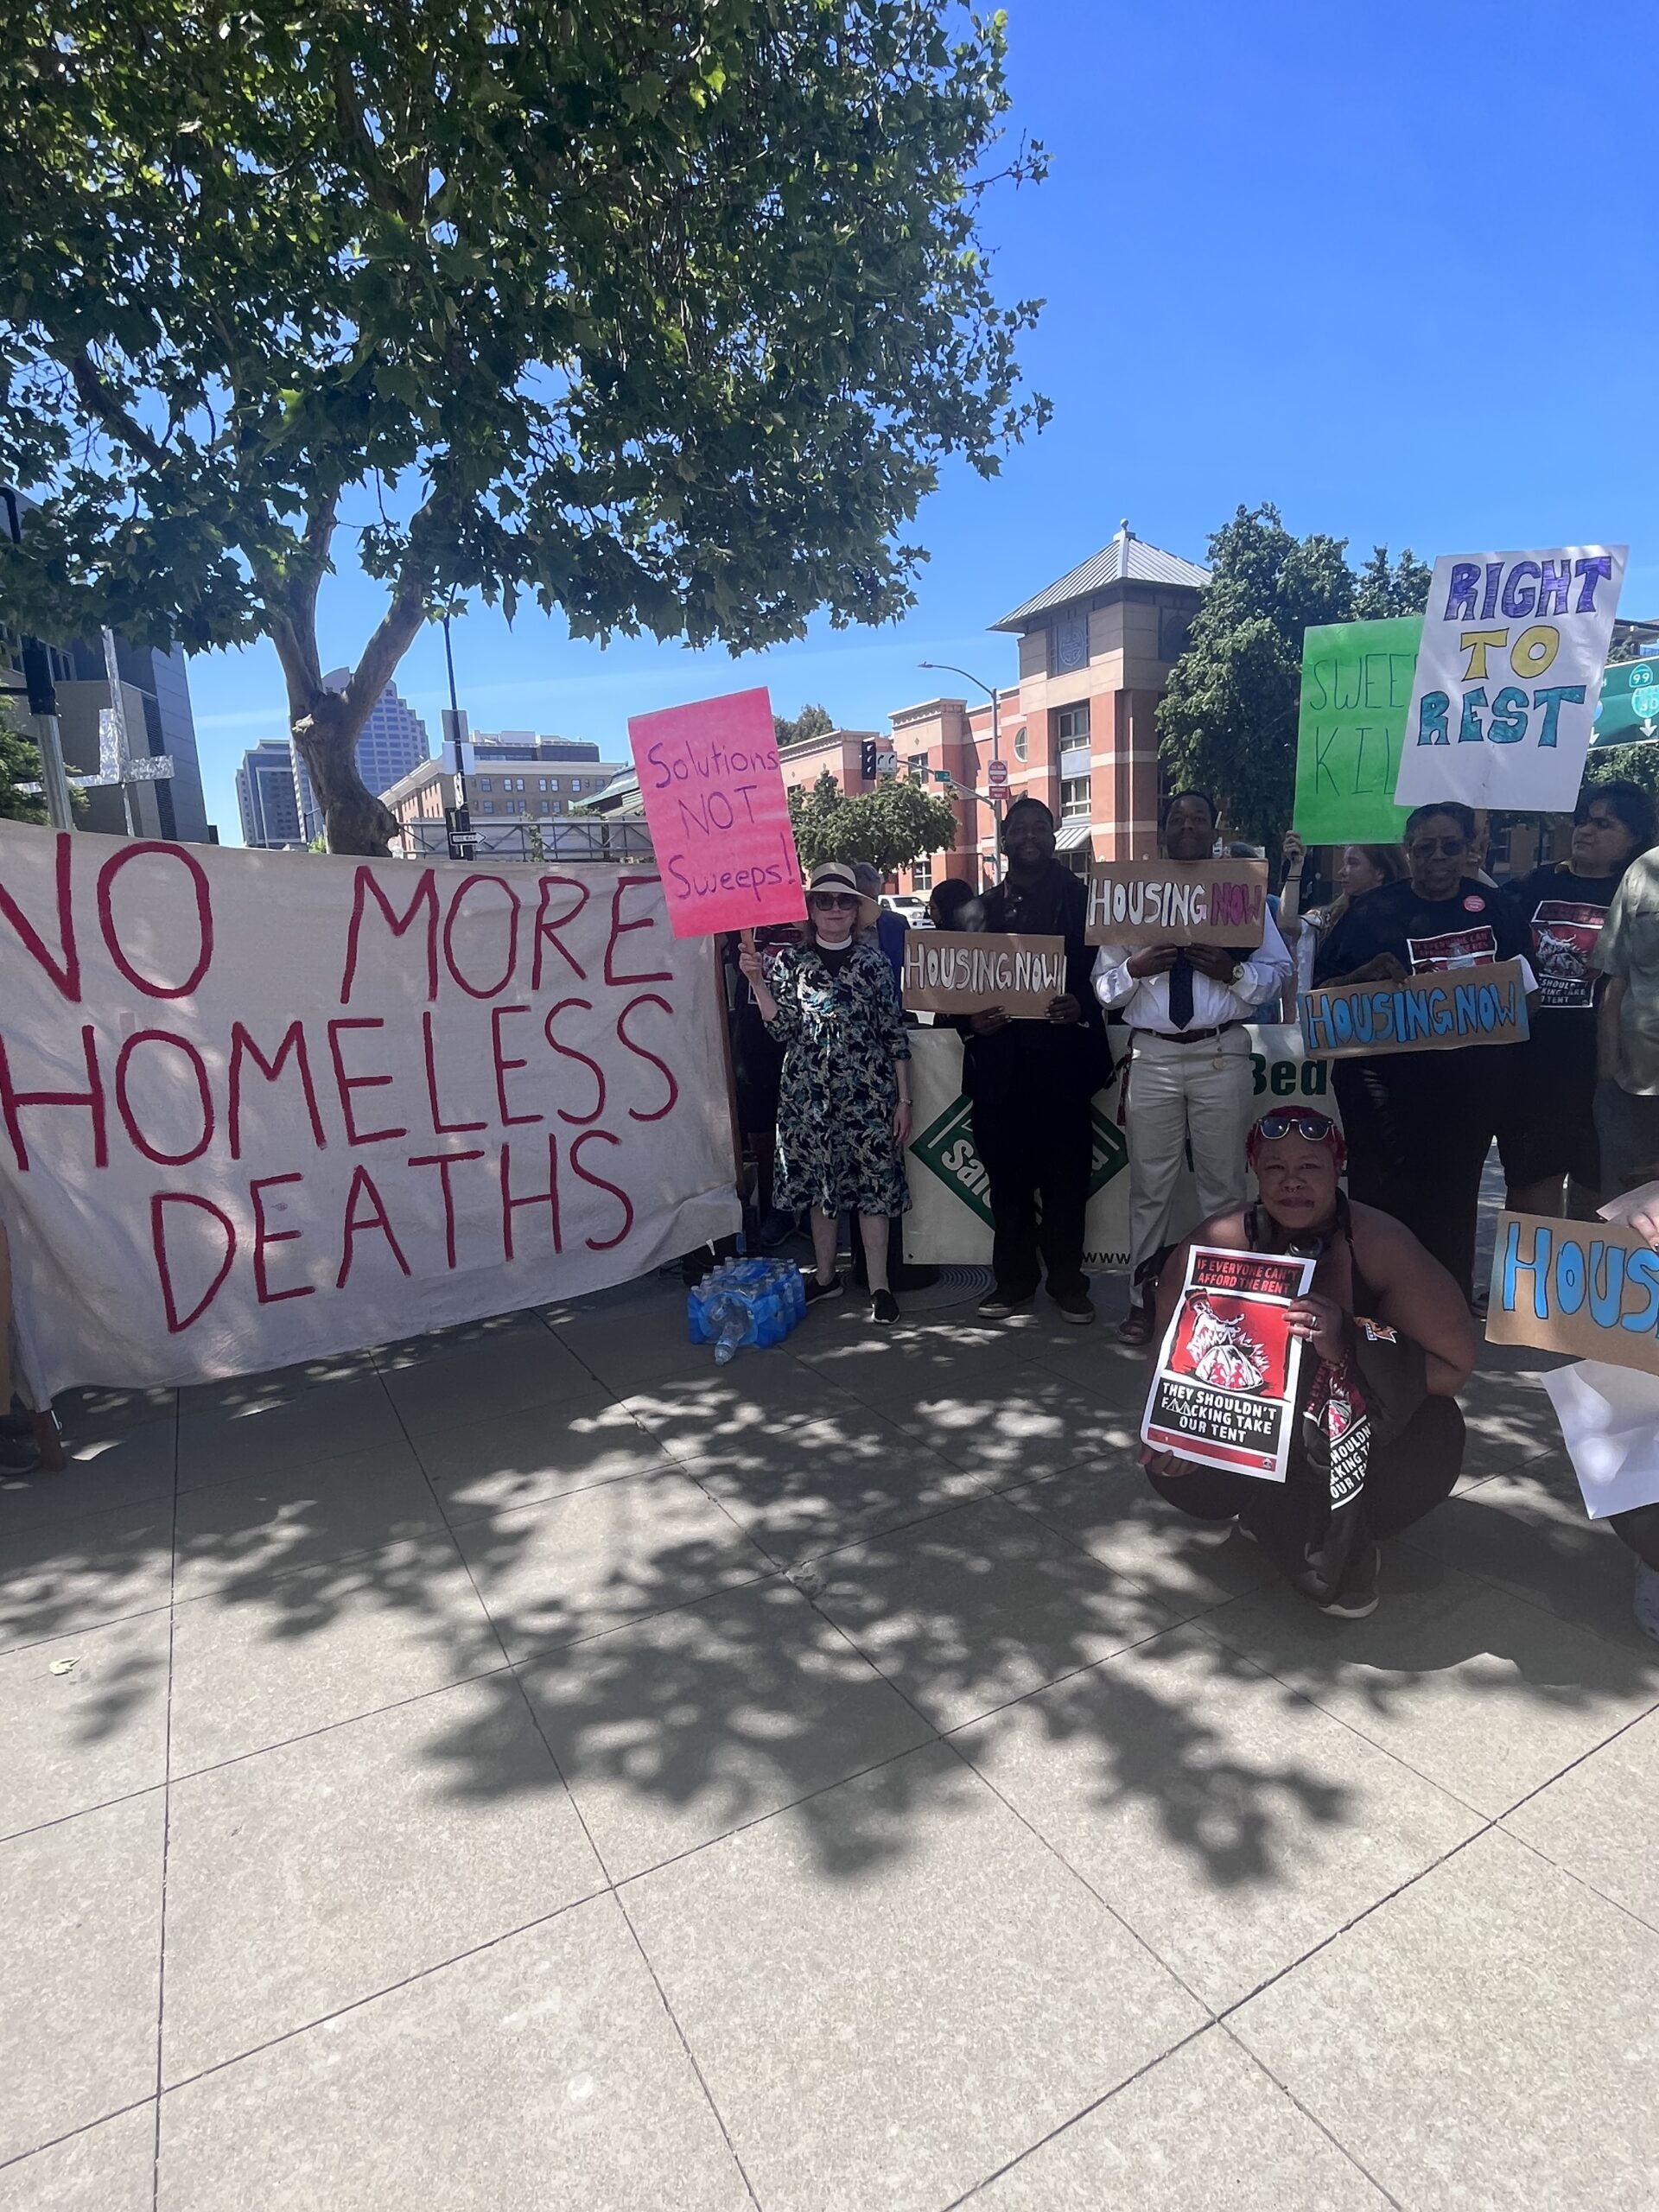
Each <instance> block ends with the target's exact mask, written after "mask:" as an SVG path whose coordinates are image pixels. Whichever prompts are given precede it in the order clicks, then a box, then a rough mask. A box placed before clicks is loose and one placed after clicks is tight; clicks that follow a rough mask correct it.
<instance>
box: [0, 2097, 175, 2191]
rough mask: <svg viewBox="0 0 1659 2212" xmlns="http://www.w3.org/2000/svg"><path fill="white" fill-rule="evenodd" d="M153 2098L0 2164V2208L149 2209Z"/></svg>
mask: <svg viewBox="0 0 1659 2212" xmlns="http://www.w3.org/2000/svg"><path fill="white" fill-rule="evenodd" d="M155 2176H156V2101H155V2099H154V2098H153V2097H152V2098H151V2099H150V2101H149V2103H148V2104H144V2105H136V2106H134V2107H133V2108H132V2110H131V2111H130V2112H123V2113H117V2114H116V2116H115V2118H114V2119H113V2120H99V2123H98V2125H97V2126H95V2127H85V2128H83V2129H82V2130H81V2131H80V2133H79V2134H78V2135H70V2136H67V2137H66V2138H65V2139H64V2140H63V2141H62V2142H61V2143H54V2145H52V2147H51V2149H50V2150H49V2151H37V2152H35V2155H34V2157H33V2158H21V2159H19V2160H18V2162H17V2163H16V2164H15V2165H10V2166H0V2212H150V2203H151V2197H152V2192H153V2190H154V2186H155Z"/></svg>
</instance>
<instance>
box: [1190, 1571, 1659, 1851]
mask: <svg viewBox="0 0 1659 2212" xmlns="http://www.w3.org/2000/svg"><path fill="white" fill-rule="evenodd" d="M1204 1625H1205V1630H1207V1631H1209V1632H1210V1633H1211V1634H1212V1635H1214V1636H1217V1637H1220V1638H1221V1639H1222V1641H1223V1642H1224V1643H1228V1644H1230V1645H1231V1646H1232V1647H1233V1648H1234V1649H1236V1650H1239V1651H1242V1652H1243V1653H1244V1655H1245V1656H1246V1657H1248V1658H1251V1659H1254V1660H1255V1662H1257V1663H1258V1665H1261V1666H1262V1667H1265V1668H1266V1669H1268V1672H1269V1673H1270V1674H1273V1675H1278V1676H1279V1677H1280V1678H1281V1680H1282V1681H1287V1682H1288V1683H1290V1684H1291V1685H1292V1686H1293V1687H1294V1688H1297V1689H1300V1690H1301V1691H1302V1692H1303V1693H1304V1694H1306V1696H1308V1697H1310V1698H1312V1699H1313V1701H1314V1703H1315V1704H1316V1705H1320V1706H1323V1707H1325V1711H1326V1712H1328V1713H1334V1714H1335V1715H1336V1717H1337V1718H1338V1719H1339V1720H1345V1721H1346V1722H1347V1723H1348V1724H1349V1726H1351V1727H1353V1728H1356V1729H1357V1730H1358V1732H1359V1733H1360V1734H1361V1735H1362V1736H1368V1737H1370V1739H1371V1741H1372V1742H1373V1743H1376V1744H1380V1745H1382V1746H1383V1750H1384V1751H1392V1752H1393V1753H1394V1754H1395V1757H1396V1758H1400V1759H1403V1760H1404V1761H1405V1763H1406V1764H1408V1766H1414V1767H1415V1768H1416V1769H1417V1770H1418V1771H1419V1772H1420V1773H1422V1774H1426V1775H1427V1776H1428V1777H1429V1778H1430V1780H1431V1781H1434V1782H1438V1783H1440V1785H1441V1786H1442V1788H1444V1789H1449V1790H1450V1791H1451V1792H1452V1795H1453V1796H1457V1797H1460V1798H1462V1800H1463V1801H1464V1802H1465V1804H1470V1805H1473V1806H1475V1807H1476V1808H1478V1810H1479V1811H1481V1812H1484V1813H1487V1814H1497V1813H1501V1812H1503V1811H1504V1810H1506V1809H1507V1808H1508V1807H1510V1805H1513V1804H1514V1803H1516V1801H1517V1800H1518V1799H1519V1798H1522V1797H1524V1796H1527V1794H1528V1793H1529V1791H1531V1790H1533V1789H1537V1788H1538V1786H1539V1785H1540V1784H1541V1783H1545V1782H1548V1781H1549V1780H1550V1779H1551V1778H1552V1777H1554V1776H1555V1775H1557V1774H1559V1773H1560V1770H1561V1769H1562V1768H1563V1767H1565V1766H1567V1765H1568V1764H1571V1762H1572V1761H1573V1759H1575V1758H1580V1757H1581V1756H1582V1755H1583V1754H1584V1753H1585V1752H1586V1751H1592V1750H1593V1749H1594V1747H1595V1746H1596V1745H1598V1744H1600V1743H1603V1742H1605V1739H1606V1738H1608V1737H1609V1736H1611V1734H1612V1733H1613V1732H1614V1731H1615V1730H1616V1729H1618V1728H1619V1727H1620V1726H1623V1724H1624V1722H1625V1721H1627V1720H1629V1719H1633V1718H1634V1717H1635V1716H1636V1715H1637V1713H1643V1712H1645V1711H1646V1710H1647V1708H1648V1707H1649V1706H1651V1705H1652V1704H1653V1703H1654V1702H1655V1700H1656V1699H1659V1646H1655V1647H1654V1648H1653V1656H1652V1658H1651V1659H1650V1660H1649V1659H1645V1658H1643V1656H1641V1655H1640V1654H1639V1653H1637V1652H1634V1651H1631V1652H1625V1651H1622V1650H1620V1649H1617V1648H1616V1647H1615V1646H1614V1645H1612V1644H1610V1643H1606V1642H1605V1640H1604V1639H1603V1638H1602V1637H1599V1636H1592V1634H1591V1633H1590V1632H1589V1630H1586V1629H1580V1628H1574V1627H1573V1626H1571V1625H1570V1624H1568V1623H1567V1622H1565V1621H1559V1620H1555V1619H1554V1618H1551V1616H1550V1615H1549V1614H1548V1613H1546V1612H1543V1611H1540V1609H1539V1608H1538V1607H1537V1606H1536V1605H1528V1604H1526V1603H1524V1602H1523V1601H1522V1599H1519V1598H1512V1597H1511V1596H1510V1594H1509V1593H1508V1592H1507V1591H1503V1590H1497V1589H1494V1588H1492V1587H1491V1585H1490V1584H1487V1583H1484V1582H1476V1581H1474V1580H1471V1578H1470V1577H1469V1576H1467V1575H1464V1574H1458V1573H1453V1572H1452V1570H1451V1569H1449V1568H1446V1567H1440V1566H1439V1565H1438V1564H1437V1563H1436V1562H1435V1561H1433V1560H1429V1559H1427V1558H1426V1557H1425V1556H1424V1555H1423V1554H1421V1552H1419V1551H1415V1550H1414V1549H1412V1548H1410V1547H1409V1546H1408V1545H1406V1544H1403V1543H1401V1544H1395V1545H1390V1546H1385V1547H1384V1550H1383V1592H1382V1604H1381V1606H1380V1608H1379V1609H1378V1611H1376V1613H1375V1614H1374V1615H1373V1616H1372V1617H1371V1618H1370V1619H1369V1620H1363V1621H1342V1620H1332V1619H1331V1618H1328V1617H1327V1616H1326V1615H1325V1614H1323V1613H1321V1612H1319V1611H1318V1610H1317V1608H1316V1607H1314V1606H1313V1605H1310V1604H1309V1603H1308V1602H1307V1600H1306V1599H1304V1598H1300V1597H1298V1596H1297V1595H1296V1593H1295V1592H1294V1591H1293V1590H1292V1589H1290V1587H1289V1586H1288V1585H1287V1584H1283V1583H1274V1584H1272V1585H1269V1586H1268V1587H1267V1588H1265V1589H1262V1590H1260V1591H1257V1592H1255V1593H1254V1594H1253V1595H1251V1596H1249V1597H1246V1598H1239V1599H1235V1600H1234V1601H1233V1603H1232V1604H1231V1605H1223V1606H1221V1607H1219V1608H1218V1609H1217V1611H1214V1612H1212V1613H1207V1614H1206V1615H1205V1621H1204Z"/></svg>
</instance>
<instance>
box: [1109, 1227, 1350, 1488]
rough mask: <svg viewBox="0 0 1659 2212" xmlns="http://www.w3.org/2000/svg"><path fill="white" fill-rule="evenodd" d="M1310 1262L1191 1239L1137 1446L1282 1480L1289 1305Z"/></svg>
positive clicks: (1294, 1347)
mask: <svg viewBox="0 0 1659 2212" xmlns="http://www.w3.org/2000/svg"><path fill="white" fill-rule="evenodd" d="M1314 1264H1315V1263H1314V1262H1313V1261H1312V1260H1305V1259H1296V1258H1294V1257H1292V1256H1291V1255H1288V1254H1280V1253H1275V1252H1224V1251H1221V1250H1219V1249H1217V1247H1215V1246H1213V1245H1209V1244H1195V1245H1193V1246H1192V1249H1191V1250H1190V1251H1189V1252H1188V1254H1187V1258H1186V1280H1185V1282H1184V1283H1183V1285H1182V1286H1181V1298H1180V1303H1179V1305H1178V1306H1177V1307H1176V1308H1175V1313H1174V1318H1173V1320H1172V1321H1171V1322H1170V1325H1169V1330H1168V1333H1167V1334H1166V1336H1165V1338H1164V1343H1163V1349H1162V1351H1160V1353H1159V1355H1158V1367H1157V1371H1156V1373H1155V1374H1154V1376H1153V1381H1152V1389H1151V1392H1150V1394H1149V1395H1148V1396H1147V1410H1146V1413H1145V1414H1144V1415H1143V1417H1142V1419H1141V1441H1142V1443H1144V1444H1149V1445H1150V1446H1152V1448H1153V1450H1154V1452H1174V1453H1175V1455H1176V1456H1177V1458H1179V1459H1192V1460H1193V1461H1195V1462H1196V1463H1197V1464H1198V1465H1199V1466H1204V1467H1225V1468H1227V1469H1228V1470H1229V1471H1230V1472H1232V1473H1234V1474H1243V1475H1259V1476H1260V1477H1261V1478H1262V1479H1263V1480H1264V1481H1266V1482H1272V1483H1281V1482H1283V1480H1284V1479H1285V1469H1286V1467H1287V1465H1288V1464H1289V1460H1290V1446H1291V1439H1292V1435H1293V1431H1294V1421H1295V1419H1296V1384H1297V1378H1298V1376H1299V1374H1300V1369H1301V1357H1302V1341H1301V1338H1300V1337H1295V1336H1293V1335H1292V1334H1291V1331H1290V1322H1289V1319H1288V1308H1289V1307H1290V1306H1291V1305H1292V1304H1293V1303H1294V1301H1295V1300H1297V1299H1299V1298H1300V1296H1301V1295H1302V1294H1303V1292H1304V1291H1306V1288H1307V1286H1308V1284H1309V1283H1310V1282H1312V1281H1313V1268H1314Z"/></svg>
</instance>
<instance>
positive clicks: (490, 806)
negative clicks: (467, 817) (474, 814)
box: [479, 798, 495, 814]
mask: <svg viewBox="0 0 1659 2212" xmlns="http://www.w3.org/2000/svg"><path fill="white" fill-rule="evenodd" d="M479 812H480V814H493V813H494V812H495V801H494V800H493V798H486V800H485V802H484V804H483V805H482V806H481V807H480V809H479Z"/></svg>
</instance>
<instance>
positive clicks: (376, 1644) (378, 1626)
mask: <svg viewBox="0 0 1659 2212" xmlns="http://www.w3.org/2000/svg"><path fill="white" fill-rule="evenodd" d="M173 1621H174V1628H173V1724H172V1768H173V1772H174V1774H175V1775H182V1774H188V1773H189V1772H190V1771H191V1770H193V1769H194V1768H197V1767H202V1766H207V1765H209V1764H213V1763H214V1762H215V1761H218V1760H220V1759H228V1758H238V1757H239V1756H240V1755H241V1754H242V1753H244V1752H246V1751H264V1750H265V1749H266V1748H267V1746H269V1745H272V1744H280V1743H283V1742H286V1741H287V1740H288V1738H290V1737H293V1736H302V1735H305V1734H307V1733H308V1732H309V1731H310V1730H312V1729H314V1728H324V1727H327V1726H330V1725H331V1724H332V1723H333V1722H334V1721H337V1720H349V1719H353V1718H354V1717H355V1716H356V1715H357V1714H359V1713H371V1712H373V1711H375V1710H376V1709H377V1708H378V1707H380V1706H384V1705H391V1704H393V1703H395V1702H396V1701H397V1700H398V1699H400V1698H406V1697H413V1696H416V1695H417V1694H419V1693H420V1692H422V1691H423V1690H434V1689H441V1688H443V1686H444V1685H445V1684H446V1683H448V1682H454V1681H460V1680H461V1678H462V1677H463V1676H465V1675H476V1674H482V1673H484V1672H485V1671H486V1670H487V1669H491V1668H494V1667H499V1666H500V1665H501V1664H502V1654H501V1647H500V1644H499V1641H498V1640H497V1638H496V1637H495V1635H494V1633H493V1630H492V1629H491V1627H490V1624H489V1621H488V1618H487V1617H486V1614H485V1612H484V1609H483V1607H482V1606H481V1605H480V1604H479V1602H478V1594H477V1592H475V1591H474V1588H473V1585H472V1581H471V1580H470V1578H469V1577H468V1575H467V1570H466V1568H465V1567H463V1566H462V1564H461V1559H460V1556H459V1554H457V1552H456V1550H455V1546H454V1538H453V1537H452V1536H449V1535H447V1534H445V1535H431V1536H427V1537H423V1538H422V1539H420V1540H419V1541H416V1542H411V1543H402V1544H391V1545H388V1546H387V1547H386V1548H385V1549H384V1550H382V1551H378V1552H372V1553H368V1554H363V1555H361V1556H359V1557H358V1558H356V1559H353V1560H336V1561H335V1562H334V1564H333V1565H331V1566H327V1567H296V1569H295V1570H294V1572H293V1573H290V1574H285V1575H279V1576H277V1578H276V1579H275V1580H271V1581H267V1582H262V1583H257V1584H251V1585H249V1586H247V1587H245V1588H242V1589H238V1590H236V1591H233V1592H231V1591H219V1592H214V1593H213V1595H211V1596H209V1597H206V1598H197V1599H194V1600H193V1601H192V1602H191V1603H190V1604H189V1605H181V1606H179V1607H178V1608H177V1610H176V1611H175V1614H174V1617H173Z"/></svg>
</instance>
